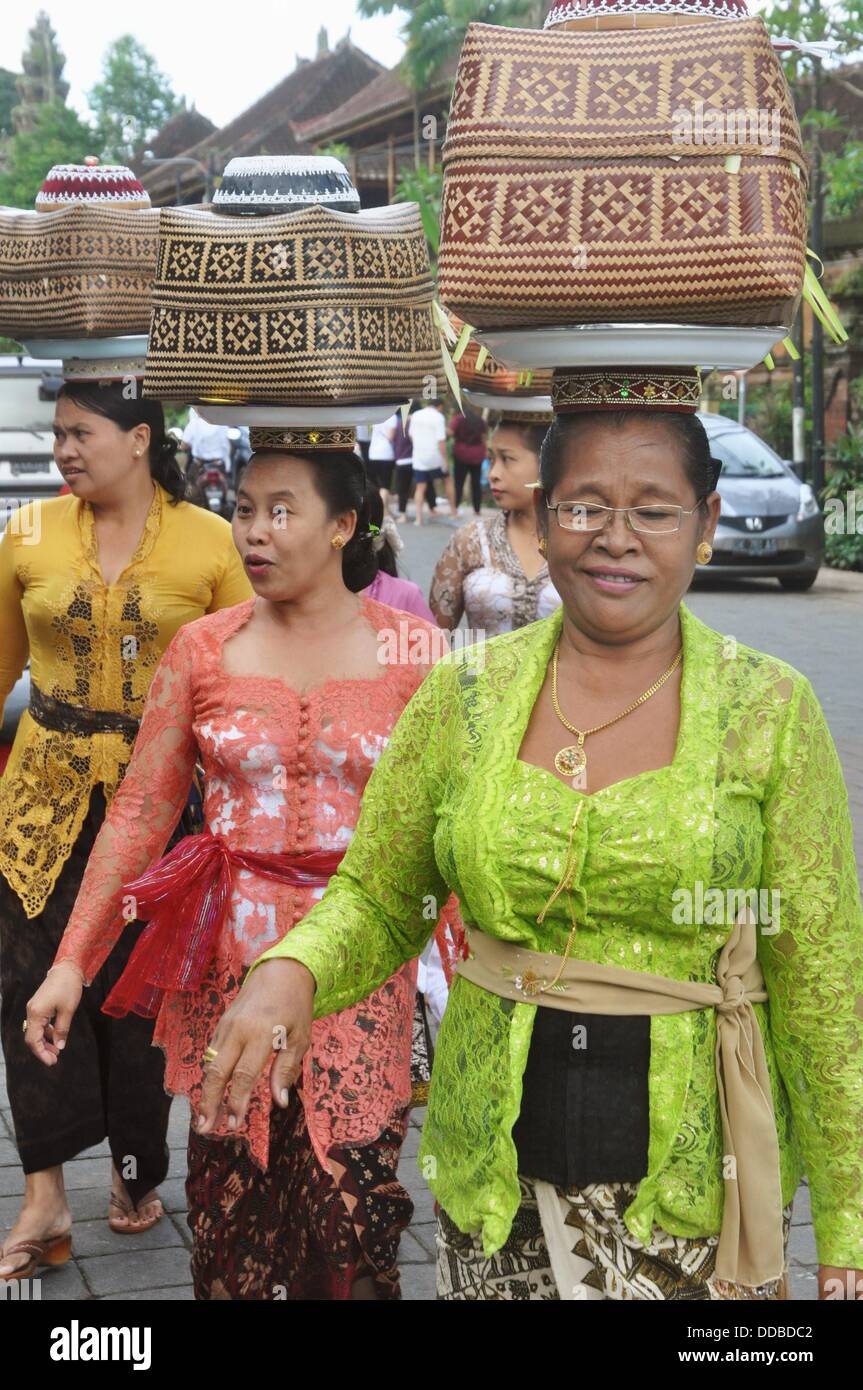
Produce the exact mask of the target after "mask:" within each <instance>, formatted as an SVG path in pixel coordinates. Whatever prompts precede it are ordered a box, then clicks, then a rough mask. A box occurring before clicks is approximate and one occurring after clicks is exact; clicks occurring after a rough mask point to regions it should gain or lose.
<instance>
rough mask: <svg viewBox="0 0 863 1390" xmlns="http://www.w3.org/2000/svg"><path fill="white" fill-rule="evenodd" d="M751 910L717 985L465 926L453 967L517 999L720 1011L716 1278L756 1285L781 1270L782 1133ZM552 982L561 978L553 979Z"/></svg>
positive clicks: (571, 1006)
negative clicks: (549, 950) (763, 1026)
mask: <svg viewBox="0 0 863 1390" xmlns="http://www.w3.org/2000/svg"><path fill="white" fill-rule="evenodd" d="M755 930H756V929H755V922H754V919H753V917H752V914H751V912H750V911H749V909H744V911H743V912H742V913H741V914H740V916H738V918H737V920H736V922H735V924H734V928H733V930H732V932H731V935H730V936H729V938H728V940H727V941H726V943H725V945H724V947H723V948H722V951H721V953H720V955H719V960H718V963H717V968H716V980H717V982H716V984H700V983H698V982H695V981H690V980H672V979H669V978H668V977H667V976H664V975H650V974H647V973H644V972H642V971H640V970H624V969H623V968H622V967H619V966H616V965H597V964H595V963H593V962H592V961H584V960H573V959H568V960H566V961H565V962H564V963H563V968H562V969H561V961H562V959H563V958H562V957H561V956H556V955H550V954H546V953H544V952H541V951H531V950H529V949H528V948H527V947H524V946H517V945H515V943H514V942H511V941H499V940H497V939H496V938H495V937H491V936H486V935H485V934H484V933H482V932H480V931H477V930H475V929H470V928H469V929H468V932H467V943H468V948H469V956H468V959H467V960H463V961H461V962H459V964H458V965H457V966H456V972H457V973H458V974H459V975H463V976H464V978H465V979H466V980H470V981H471V982H472V983H473V984H475V985H479V986H481V988H483V989H487V990H489V991H491V993H492V994H499V995H500V996H501V997H502V998H504V999H513V1000H515V1001H516V1002H517V1003H520V1004H524V1003H529V1004H541V1005H543V1006H544V1007H546V1008H551V1009H568V1010H570V1011H574V1012H577V1013H590V1014H616V1015H626V1014H630V1015H632V1014H641V1015H644V1014H679V1013H685V1012H687V1011H688V1010H690V1009H708V1008H713V1009H715V1010H716V1013H717V1019H716V1024H717V1027H716V1078H717V1083H718V1088H719V1106H720V1111H721V1114H722V1134H723V1140H724V1146H725V1152H724V1156H723V1183H724V1191H725V1201H724V1206H723V1212H722V1228H721V1231H720V1235H719V1246H718V1248H717V1252H716V1277H717V1279H727V1280H729V1281H730V1282H732V1283H735V1284H744V1285H746V1286H749V1287H756V1286H757V1285H759V1284H765V1283H767V1282H768V1280H771V1279H779V1278H781V1277H782V1274H783V1270H784V1263H785V1260H784V1249H783V1241H782V1190H781V1183H780V1176H779V1139H778V1136H777V1132H776V1119H775V1116H774V1113H773V1098H772V1095H771V1091H770V1078H769V1074H768V1071H767V1059H766V1057H765V1054H764V1042H763V1040H762V1037H761V1031H760V1029H759V1027H758V1023H757V1021H756V1019H755V1014H754V1012H753V1009H752V1005H753V1003H763V1002H764V1001H765V1000H766V999H767V992H766V990H765V988H764V977H763V975H762V973H761V966H760V965H759V962H758V957H757V953H756V936H755ZM555 981H556V983H555Z"/></svg>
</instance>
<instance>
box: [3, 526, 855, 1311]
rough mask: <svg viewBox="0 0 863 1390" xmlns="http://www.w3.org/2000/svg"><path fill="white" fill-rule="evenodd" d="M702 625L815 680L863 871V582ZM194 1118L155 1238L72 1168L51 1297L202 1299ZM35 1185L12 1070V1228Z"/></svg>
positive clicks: (718, 592)
mask: <svg viewBox="0 0 863 1390" xmlns="http://www.w3.org/2000/svg"><path fill="white" fill-rule="evenodd" d="M402 530H403V534H404V537H405V543H406V544H405V551H404V553H403V556H402V560H403V570H404V573H405V575H406V576H407V577H408V578H411V579H414V580H415V581H416V582H417V583H418V584H420V586H421V587H422V588H423V590H424V591H426V592H427V590H428V584H429V580H430V578H431V573H432V570H433V568H434V564H435V561H436V559H437V557H438V555H439V553H440V550H441V548H442V546H443V544H444V543H445V541H446V539H448V537H449V535H450V530H449V527H448V526H447V525H446V523H444V522H438V523H434V524H431V525H429V526H427V527H426V528H425V529H424V530H417V529H416V528H415V527H413V526H412V525H409V526H406V527H404V528H402ZM688 602H689V603H690V605H691V607H692V609H693V610H694V612H695V613H697V614H698V616H699V617H701V618H703V619H704V621H705V622H708V623H710V624H711V626H713V627H716V628H718V629H719V630H720V631H722V632H724V633H728V634H733V635H734V636H735V637H737V639H738V640H739V641H741V642H745V643H748V644H749V645H751V646H755V647H760V648H762V649H764V650H766V651H771V652H774V653H775V654H776V655H777V656H781V657H783V658H784V659H785V660H786V661H790V662H791V664H792V665H794V666H796V667H797V668H798V669H799V670H801V671H803V672H804V673H805V674H806V675H807V676H808V677H809V679H810V680H811V681H812V684H813V686H814V687H815V690H816V692H817V694H818V696H819V698H820V700H821V701H822V704H823V706H824V709H825V711H826V714H827V718H828V720H829V722H830V726H831V729H832V732H833V736H834V738H835V740H836V743H837V747H838V748H839V752H840V755H841V757H842V762H843V766H844V769H845V775H846V779H847V781H848V787H849V793H850V798H851V808H852V814H853V816H854V820H855V828H856V836H857V850H858V863H863V734H861V727H860V709H861V705H860V690H861V687H863V660H861V635H863V621H861V619H863V575H850V574H848V575H846V574H842V573H840V572H838V571H830V570H824V571H822V573H821V576H820V577H819V579H818V582H817V584H816V585H815V588H814V589H813V590H812V591H811V592H810V593H808V594H786V593H784V592H783V591H781V590H780V589H779V586H778V585H777V584H776V583H775V582H770V581H758V582H755V583H747V584H733V585H732V584H723V585H710V586H707V585H704V586H700V587H699V588H697V589H696V590H695V591H694V592H693V593H692V594H691V595H690V598H689V600H688ZM423 1113H424V1112H422V1111H415V1112H414V1115H413V1118H412V1121H411V1128H410V1131H409V1134H408V1137H407V1140H406V1142H405V1145H404V1149H403V1151H402V1162H401V1166H400V1170H399V1172H400V1177H401V1179H402V1181H403V1182H404V1183H405V1185H406V1186H407V1187H408V1189H409V1191H410V1192H411V1195H412V1197H413V1200H414V1204H415V1208H416V1210H415V1215H414V1220H413V1223H412V1225H411V1227H410V1230H409V1231H408V1232H407V1233H406V1234H405V1237H404V1239H403V1241H402V1248H401V1264H402V1288H403V1293H404V1297H405V1298H406V1299H432V1298H434V1292H435V1288H434V1216H433V1211H432V1200H431V1195H430V1193H429V1191H428V1189H427V1188H426V1186H425V1184H424V1183H423V1181H422V1179H421V1177H420V1175H419V1172H418V1170H417V1167H416V1152H417V1145H418V1142H419V1134H420V1128H421V1126H422V1120H423ZM187 1132H188V1112H187V1108H186V1106H185V1103H184V1102H179V1101H177V1102H175V1104H174V1107H173V1111H172V1115H171V1125H170V1134H169V1141H170V1145H171V1167H170V1172H169V1176H168V1180H167V1181H166V1182H165V1183H164V1184H163V1186H162V1188H161V1193H162V1199H163V1201H164V1204H165V1208H166V1213H167V1214H166V1217H165V1219H164V1220H163V1221H161V1222H160V1223H159V1225H158V1226H157V1227H155V1228H154V1229H153V1230H152V1231H149V1232H147V1234H146V1235H143V1236H119V1235H114V1234H113V1233H112V1232H111V1231H109V1229H108V1225H107V1222H106V1220H105V1213H106V1209H107V1200H108V1192H109V1172H110V1159H109V1155H108V1149H107V1145H105V1144H103V1145H101V1146H100V1147H99V1148H97V1149H91V1150H88V1152H87V1153H86V1154H84V1155H82V1156H81V1157H80V1158H78V1159H76V1160H75V1161H74V1162H73V1163H70V1164H68V1165H67V1168H66V1185H67V1188H68V1190H69V1194H70V1204H71V1206H72V1209H73V1213H74V1217H75V1227H74V1233H73V1234H74V1258H73V1259H72V1261H71V1262H70V1263H69V1264H68V1265H66V1266H65V1267H64V1268H63V1269H59V1270H46V1271H43V1273H42V1278H41V1290H40V1293H41V1297H42V1298H43V1299H58V1300H64V1299H91V1298H96V1299H111V1300H114V1299H119V1300H141V1299H190V1298H191V1296H192V1293H191V1284H190V1281H189V1253H188V1247H189V1243H190V1242H189V1232H188V1227H187V1225H186V1221H185V1217H184V1212H185V1198H184V1189H183V1181H184V1176H185V1170H186V1163H185V1147H186V1135H187ZM22 1191H23V1178H22V1176H21V1172H20V1169H19V1168H18V1163H17V1155H16V1152H15V1146H14V1144H13V1142H12V1124H11V1117H10V1115H9V1111H8V1101H7V1097H6V1089H5V1071H3V1072H0V1230H3V1231H5V1230H6V1229H8V1226H9V1225H10V1224H11V1222H12V1221H13V1220H14V1216H15V1213H16V1211H17V1209H18V1204H19V1194H20V1193H21V1192H22ZM794 1207H795V1209H794V1228H793V1231H792V1236H791V1273H792V1291H793V1296H794V1297H795V1298H797V1299H810V1298H814V1297H815V1268H816V1264H815V1242H814V1239H813V1235H812V1225H811V1218H810V1212H809V1200H808V1192H807V1190H806V1188H805V1187H803V1188H801V1190H800V1192H799V1193H798V1195H797V1198H796V1200H795V1204H794Z"/></svg>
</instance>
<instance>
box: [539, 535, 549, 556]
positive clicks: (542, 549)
mask: <svg viewBox="0 0 863 1390" xmlns="http://www.w3.org/2000/svg"><path fill="white" fill-rule="evenodd" d="M537 549H538V551H539V553H540V555H547V554H548V541H547V540H546V539H545V536H540V538H539V541H538V543H537Z"/></svg>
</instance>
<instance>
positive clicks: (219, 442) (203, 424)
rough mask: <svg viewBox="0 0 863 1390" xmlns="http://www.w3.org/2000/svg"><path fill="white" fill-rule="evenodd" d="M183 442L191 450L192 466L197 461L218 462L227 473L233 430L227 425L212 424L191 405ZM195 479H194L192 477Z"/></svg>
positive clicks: (200, 462)
mask: <svg viewBox="0 0 863 1390" xmlns="http://www.w3.org/2000/svg"><path fill="white" fill-rule="evenodd" d="M183 443H184V444H185V445H186V448H187V449H188V451H189V460H190V467H192V468H193V467H194V465H195V464H196V463H198V464H206V463H218V464H220V465H221V466H222V468H224V470H225V472H226V474H227V473H228V472H229V471H230V467H231V432H230V429H229V428H228V426H227V425H211V424H210V423H209V421H207V420H205V419H204V418H203V416H202V415H199V414H198V412H197V410H196V409H195V407H194V406H193V405H190V406H189V419H188V423H187V424H186V428H185V429H184V430H183ZM190 481H193V479H190Z"/></svg>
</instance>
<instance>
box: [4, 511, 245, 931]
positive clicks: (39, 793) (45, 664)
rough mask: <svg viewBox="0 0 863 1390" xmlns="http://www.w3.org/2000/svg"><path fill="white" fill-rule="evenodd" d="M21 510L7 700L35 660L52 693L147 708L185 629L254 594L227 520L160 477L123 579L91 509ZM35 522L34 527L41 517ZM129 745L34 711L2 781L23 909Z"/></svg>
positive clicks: (10, 593) (9, 849) (16, 520)
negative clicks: (112, 573)
mask: <svg viewBox="0 0 863 1390" xmlns="http://www.w3.org/2000/svg"><path fill="white" fill-rule="evenodd" d="M36 505H39V513H38V516H35V514H34V513H33V504H31V505H29V506H27V507H25V508H22V509H21V511H20V512H19V513H13V514H12V516H11V517H10V519H9V523H8V525H7V527H6V530H5V532H4V534H3V538H2V541H0V709H2V706H3V704H4V703H5V701H6V698H7V696H8V695H9V692H10V690H11V689H12V687H13V686H14V684H15V682H16V681H17V680H18V678H19V676H20V675H21V673H22V671H23V670H24V667H25V665H26V663H27V659H28V656H29V659H30V673H31V677H32V680H33V683H34V684H35V685H36V686H37V687H38V688H39V690H40V691H41V692H42V694H43V695H49V696H52V697H53V698H55V699H57V700H63V701H66V702H67V703H71V704H74V705H81V706H84V707H86V708H88V709H96V710H113V711H119V712H122V713H124V714H128V715H132V716H133V717H135V718H140V716H141V713H142V711H143V707H144V700H145V698H146V695H147V691H148V690H149V687H150V682H151V680H152V679H153V675H154V674H155V671H156V667H157V666H158V664H159V661H160V659H161V656H162V653H163V652H164V650H165V648H166V647H167V645H168V643H169V642H170V640H171V638H172V637H173V636H174V634H175V633H176V631H177V629H178V628H180V627H182V626H183V624H184V623H188V622H190V621H191V620H192V619H193V618H200V617H201V616H202V615H203V614H204V613H214V612H215V611H216V610H217V609H220V608H229V607H231V606H232V605H233V604H235V603H240V602H242V601H243V600H244V599H247V598H250V597H251V595H252V588H251V585H250V583H249V580H248V578H247V577H246V574H245V571H244V570H243V567H242V563H241V561H240V557H239V555H238V554H237V551H236V548H235V546H234V543H233V538H232V536H231V529H230V527H229V526H228V524H227V522H225V521H224V520H223V519H222V518H221V517H218V516H214V515H213V514H212V513H211V512H206V511H204V510H203V509H202V508H201V507H195V506H192V505H191V503H189V502H180V503H178V504H177V505H176V506H171V505H170V495H169V494H168V493H167V492H166V491H165V489H164V488H162V487H161V486H160V485H159V484H157V485H156V486H155V489H154V493H153V503H152V506H151V508H150V511H149V513H148V515H147V520H146V522H145V524H144V530H143V532H142V535H141V540H140V542H139V544H138V548H137V550H136V551H135V554H134V555H133V557H132V559H131V561H130V563H129V564H128V565H127V567H126V569H125V570H124V571H123V573H122V574H121V575H120V577H119V579H118V580H117V581H116V583H114V584H112V585H110V586H106V585H105V582H104V580H103V578H102V571H101V569H100V566H99V552H98V546H97V540H96V530H95V526H94V521H93V510H92V508H91V507H90V505H89V503H86V502H82V501H81V500H80V499H79V498H77V497H71V496H66V497H57V498H52V499H51V500H50V501H48V502H42V503H41V504H36ZM34 523H35V524H34ZM130 755H131V748H130V745H129V743H128V742H127V740H126V739H125V738H124V737H123V735H122V734H120V733H98V734H93V735H88V736H79V735H75V734H69V733H59V732H55V731H52V730H48V729H45V728H44V727H43V726H42V725H40V724H37V723H36V721H35V720H34V719H32V718H31V716H30V715H29V714H28V713H25V714H24V715H23V717H22V719H21V722H20V724H19V726H18V731H17V734H16V736H15V743H14V746H13V748H12V752H11V754H10V756H9V762H8V764H7V766H6V772H5V776H3V777H2V778H0V872H2V873H3V875H4V876H5V878H6V879H7V881H8V882H9V884H10V886H11V887H12V888H13V889H14V890H15V892H16V893H17V894H18V896H19V898H20V899H21V902H22V903H23V905H24V909H25V911H26V913H27V916H28V917H35V916H37V914H38V913H39V912H41V911H42V908H43V907H44V906H45V903H46V902H47V900H48V898H49V897H50V895H51V891H52V889H53V887H54V884H55V883H56V881H57V878H58V877H59V874H60V871H61V869H62V867H63V864H64V863H65V862H66V860H67V859H68V857H69V854H70V852H71V849H72V846H73V844H74V843H75V839H76V837H77V835H78V833H79V831H80V829H81V825H82V823H83V820H84V817H85V815H86V812H87V805H88V802H89V799H90V790H91V788H92V787H94V786H96V785H97V784H99V783H101V784H102V785H103V786H104V789H105V797H106V800H107V801H108V802H109V803H110V800H111V797H112V796H113V794H114V792H115V791H116V789H117V786H118V785H119V783H120V781H121V780H122V777H123V774H124V772H125V770H126V766H127V764H128V761H129V757H130Z"/></svg>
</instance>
